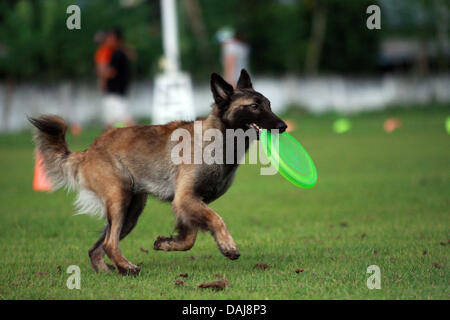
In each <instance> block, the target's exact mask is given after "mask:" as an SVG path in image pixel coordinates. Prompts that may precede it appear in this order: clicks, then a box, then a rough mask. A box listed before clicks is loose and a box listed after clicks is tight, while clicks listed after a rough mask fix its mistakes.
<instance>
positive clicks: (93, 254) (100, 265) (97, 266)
mask: <svg viewBox="0 0 450 320" xmlns="http://www.w3.org/2000/svg"><path fill="white" fill-rule="evenodd" d="M107 229H108V225H107V226H106V227H105V229H104V230H103V233H102V235H101V236H100V238H99V239H98V240H97V242H96V243H95V244H94V245H93V246H92V248H91V249H90V250H89V258H90V259H91V265H92V268H94V270H95V271H103V272H110V270H109V268H108V265H107V264H106V262H105V250H104V249H103V242H104V241H105V237H106V233H107Z"/></svg>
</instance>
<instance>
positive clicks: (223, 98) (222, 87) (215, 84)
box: [211, 73, 234, 107]
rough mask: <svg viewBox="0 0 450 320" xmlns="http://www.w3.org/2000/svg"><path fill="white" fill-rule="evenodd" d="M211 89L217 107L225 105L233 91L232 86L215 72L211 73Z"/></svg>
mask: <svg viewBox="0 0 450 320" xmlns="http://www.w3.org/2000/svg"><path fill="white" fill-rule="evenodd" d="M211 91H212V93H213V97H214V101H215V102H216V104H217V105H218V106H219V107H223V106H225V105H226V104H227V102H229V101H230V98H231V96H232V95H233V92H234V90H233V87H232V86H231V85H230V84H229V83H228V82H226V81H225V80H223V78H222V77H221V76H219V75H218V74H217V73H212V74H211Z"/></svg>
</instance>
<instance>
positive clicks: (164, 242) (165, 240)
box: [153, 236, 173, 251]
mask: <svg viewBox="0 0 450 320" xmlns="http://www.w3.org/2000/svg"><path fill="white" fill-rule="evenodd" d="M171 241H173V238H172V237H164V236H158V238H157V239H156V240H155V243H154V244H153V249H155V250H163V251H169V249H170V242H171Z"/></svg>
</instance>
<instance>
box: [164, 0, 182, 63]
mask: <svg viewBox="0 0 450 320" xmlns="http://www.w3.org/2000/svg"><path fill="white" fill-rule="evenodd" d="M161 11H162V34H163V49H164V56H165V59H166V71H167V72H177V71H178V70H180V63H179V54H178V27H177V17H176V4H175V0H161Z"/></svg>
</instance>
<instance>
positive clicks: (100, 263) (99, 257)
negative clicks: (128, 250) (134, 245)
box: [89, 194, 147, 272]
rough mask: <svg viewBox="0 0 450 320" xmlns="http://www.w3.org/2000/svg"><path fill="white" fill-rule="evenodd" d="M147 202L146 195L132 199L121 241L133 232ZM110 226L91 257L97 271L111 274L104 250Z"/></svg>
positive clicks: (94, 248) (90, 253) (138, 195)
mask: <svg viewBox="0 0 450 320" xmlns="http://www.w3.org/2000/svg"><path fill="white" fill-rule="evenodd" d="M146 201H147V195H146V194H135V195H134V196H133V198H132V199H131V203H130V205H129V207H128V210H127V214H126V216H125V221H124V223H123V226H122V230H121V232H120V240H122V239H123V238H125V237H126V236H127V235H128V234H129V233H130V232H131V230H133V228H134V227H135V226H136V224H137V221H138V218H139V216H140V214H141V213H142V211H143V210H144V207H145V203H146ZM108 227H109V225H106V227H105V229H104V231H103V233H102V235H101V236H100V238H99V239H98V240H97V242H96V243H95V244H94V245H93V246H92V248H91V249H90V250H89V257H90V258H91V264H92V267H93V268H94V270H95V271H103V272H109V271H110V270H109V268H108V265H107V264H106V262H105V254H106V252H105V250H104V249H103V242H104V241H105V237H106V233H107V229H108Z"/></svg>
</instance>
